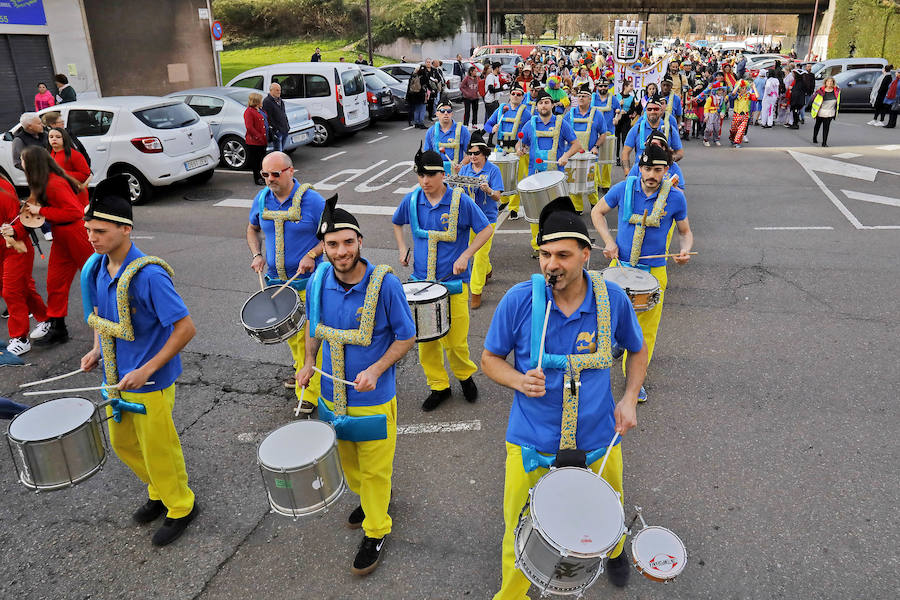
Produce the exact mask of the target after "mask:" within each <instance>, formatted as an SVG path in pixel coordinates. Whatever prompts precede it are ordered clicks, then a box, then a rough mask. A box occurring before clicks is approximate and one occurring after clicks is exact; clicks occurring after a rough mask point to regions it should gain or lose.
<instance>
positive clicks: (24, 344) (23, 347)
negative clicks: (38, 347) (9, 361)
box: [6, 338, 31, 356]
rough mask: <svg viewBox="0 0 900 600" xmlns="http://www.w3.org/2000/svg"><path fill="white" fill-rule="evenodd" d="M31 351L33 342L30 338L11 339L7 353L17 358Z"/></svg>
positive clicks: (7, 346)
mask: <svg viewBox="0 0 900 600" xmlns="http://www.w3.org/2000/svg"><path fill="white" fill-rule="evenodd" d="M29 350H31V342H29V341H28V338H10V339H9V344H7V345H6V351H7V352H9V353H10V354H15V355H16V356H22V355H23V354H25V353H26V352H28V351H29Z"/></svg>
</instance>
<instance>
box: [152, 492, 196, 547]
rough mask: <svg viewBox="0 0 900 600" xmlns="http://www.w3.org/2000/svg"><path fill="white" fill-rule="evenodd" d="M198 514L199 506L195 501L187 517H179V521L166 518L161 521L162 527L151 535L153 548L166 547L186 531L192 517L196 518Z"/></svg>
mask: <svg viewBox="0 0 900 600" xmlns="http://www.w3.org/2000/svg"><path fill="white" fill-rule="evenodd" d="M199 512H200V506H199V505H198V504H197V501H196V500H195V501H194V508H192V509H191V512H189V513H188V514H187V515H185V516H183V517H181V518H180V519H170V518H169V517H166V520H165V521H163V524H162V527H160V528H159V529H158V530H157V531H156V533H154V534H153V540H152V543H153V545H154V546H167V545H169V544H171V543H172V542H174V541H175V540H177V539H178V538H180V537H181V534H182V533H184V530H185V529H187V526H188V525H189V524H190V522H191V521H193V520H194V517H196V516H197V513H199Z"/></svg>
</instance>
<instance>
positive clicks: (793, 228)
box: [753, 226, 834, 231]
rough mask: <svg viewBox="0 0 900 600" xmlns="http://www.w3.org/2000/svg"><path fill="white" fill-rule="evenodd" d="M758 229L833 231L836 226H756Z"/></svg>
mask: <svg viewBox="0 0 900 600" xmlns="http://www.w3.org/2000/svg"><path fill="white" fill-rule="evenodd" d="M753 229H755V230H756V231H804V230H810V231H817V230H821V231H831V230H833V229H834V227H821V226H802V227H754V228H753Z"/></svg>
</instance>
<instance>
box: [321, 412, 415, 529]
mask: <svg viewBox="0 0 900 600" xmlns="http://www.w3.org/2000/svg"><path fill="white" fill-rule="evenodd" d="M323 401H324V402H325V405H326V406H327V407H328V408H329V409H331V410H334V404H333V403H331V402H330V401H328V400H323ZM347 414H348V415H350V416H351V417H365V416H369V415H385V416H387V439H383V440H373V441H371V442H348V441H345V440H338V454H340V456H341V467H343V469H344V477H345V478H346V480H347V486H348V487H349V488H350V490H351V491H353V493H354V494H357V495H358V496H359V503H360V506H362V509H363V512H364V513H365V514H366V518H365V519H363V522H362V528H363V531H365V532H366V536H368V537H371V538H381V537H384V536H386V535H387V534H389V533H390V532H391V525H392V522H391V517H390V516H389V515H388V504H389V503H390V501H391V474H392V473H393V472H394V451H395V450H396V448H397V397H396V396H394V397H393V398H391V399H390V400H389V401H388V402H385V403H384V404H378V405H376V406H348V407H347Z"/></svg>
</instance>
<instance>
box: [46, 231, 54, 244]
mask: <svg viewBox="0 0 900 600" xmlns="http://www.w3.org/2000/svg"><path fill="white" fill-rule="evenodd" d="M44 239H45V240H47V241H48V242H52V241H53V232H52V231H48V232H47V233H45V234H44Z"/></svg>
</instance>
